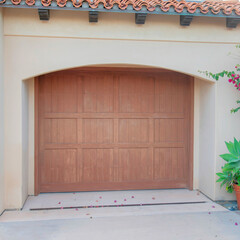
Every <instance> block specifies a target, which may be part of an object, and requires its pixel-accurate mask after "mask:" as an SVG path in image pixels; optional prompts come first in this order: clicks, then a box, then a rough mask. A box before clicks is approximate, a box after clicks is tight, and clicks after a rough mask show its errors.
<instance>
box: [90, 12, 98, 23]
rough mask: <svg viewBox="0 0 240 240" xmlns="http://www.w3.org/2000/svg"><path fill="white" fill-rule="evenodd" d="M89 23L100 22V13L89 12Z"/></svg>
mask: <svg viewBox="0 0 240 240" xmlns="http://www.w3.org/2000/svg"><path fill="white" fill-rule="evenodd" d="M89 22H91V23H93V22H95V23H96V22H98V11H89Z"/></svg>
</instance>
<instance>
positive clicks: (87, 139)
mask: <svg viewBox="0 0 240 240" xmlns="http://www.w3.org/2000/svg"><path fill="white" fill-rule="evenodd" d="M79 131H81V130H79ZM82 133H83V137H82V142H83V143H112V142H113V139H114V134H113V119H83V121H82Z"/></svg>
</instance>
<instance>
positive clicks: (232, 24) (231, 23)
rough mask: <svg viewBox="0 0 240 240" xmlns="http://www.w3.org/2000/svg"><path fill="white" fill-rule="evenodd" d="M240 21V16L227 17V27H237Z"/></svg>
mask: <svg viewBox="0 0 240 240" xmlns="http://www.w3.org/2000/svg"><path fill="white" fill-rule="evenodd" d="M239 23H240V18H226V27H228V28H236V27H237V25H238V24H239Z"/></svg>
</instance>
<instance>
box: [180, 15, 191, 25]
mask: <svg viewBox="0 0 240 240" xmlns="http://www.w3.org/2000/svg"><path fill="white" fill-rule="evenodd" d="M192 20H193V16H191V15H180V25H181V26H190V24H191V22H192Z"/></svg>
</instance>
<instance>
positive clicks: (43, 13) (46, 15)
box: [38, 9, 50, 21]
mask: <svg viewBox="0 0 240 240" xmlns="http://www.w3.org/2000/svg"><path fill="white" fill-rule="evenodd" d="M38 15H39V19H40V20H43V21H48V20H49V19H50V11H49V9H38Z"/></svg>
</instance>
